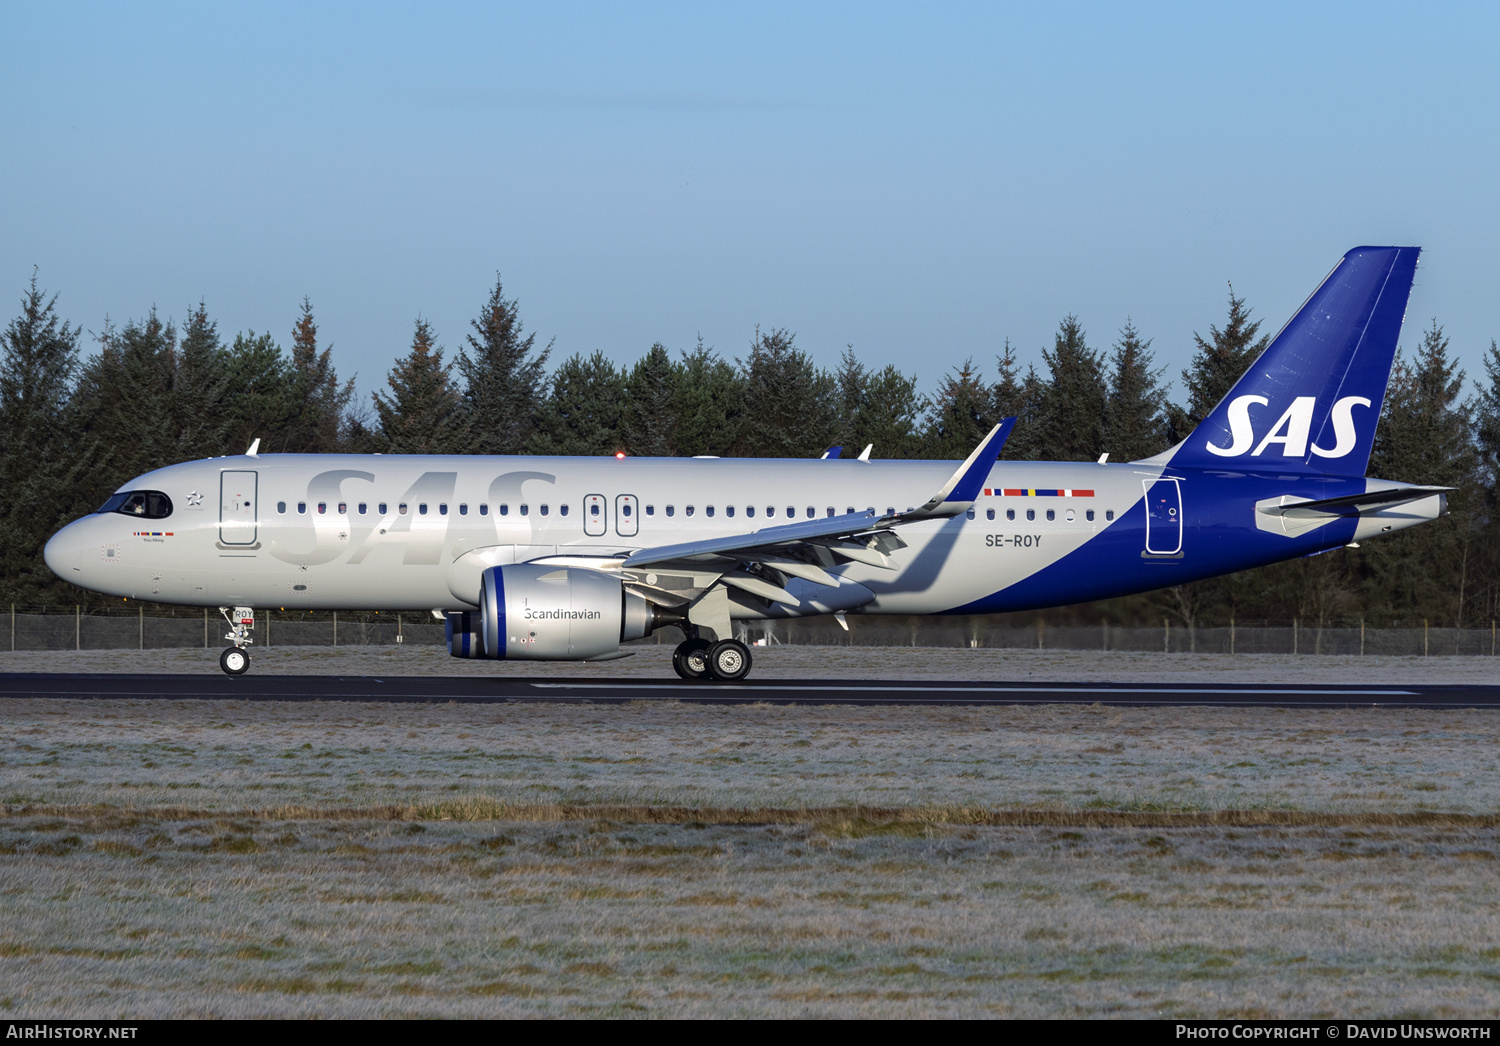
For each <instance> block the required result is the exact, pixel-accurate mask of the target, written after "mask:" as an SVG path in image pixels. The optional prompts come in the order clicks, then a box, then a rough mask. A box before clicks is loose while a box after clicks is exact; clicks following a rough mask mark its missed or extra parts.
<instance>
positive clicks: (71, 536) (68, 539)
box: [42, 523, 83, 584]
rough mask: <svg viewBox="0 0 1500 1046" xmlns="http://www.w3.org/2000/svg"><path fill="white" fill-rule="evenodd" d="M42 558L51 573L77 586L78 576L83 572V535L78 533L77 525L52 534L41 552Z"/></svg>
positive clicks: (72, 524)
mask: <svg viewBox="0 0 1500 1046" xmlns="http://www.w3.org/2000/svg"><path fill="white" fill-rule="evenodd" d="M42 558H43V559H45V560H46V561H47V567H48V569H50V570H51V571H52V573H54V574H56V575H57V576H58V577H60V578H62V579H63V580H64V581H71V582H73V583H74V584H77V582H78V575H79V574H80V573H82V571H83V535H81V534H80V533H79V527H78V524H77V523H69V524H68V525H67V526H65V527H63V528H62V529H61V530H59V531H58V532H57V533H56V534H53V535H52V538H51V540H49V541H48V542H47V547H46V548H45V549H43V550H42Z"/></svg>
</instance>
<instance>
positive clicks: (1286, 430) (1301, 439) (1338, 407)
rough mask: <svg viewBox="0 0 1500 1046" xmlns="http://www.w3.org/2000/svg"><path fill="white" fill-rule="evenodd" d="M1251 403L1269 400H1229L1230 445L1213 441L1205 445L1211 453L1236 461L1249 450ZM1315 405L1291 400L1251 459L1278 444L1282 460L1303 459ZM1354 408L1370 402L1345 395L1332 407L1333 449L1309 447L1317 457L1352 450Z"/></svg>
mask: <svg viewBox="0 0 1500 1046" xmlns="http://www.w3.org/2000/svg"><path fill="white" fill-rule="evenodd" d="M1252 403H1258V404H1260V405H1261V406H1262V407H1265V406H1269V405H1270V403H1271V401H1270V400H1268V399H1266V398H1265V397H1264V396H1236V397H1235V398H1234V399H1232V400H1230V401H1229V408H1228V414H1229V434H1230V437H1231V442H1230V444H1229V446H1227V447H1216V446H1214V445H1213V443H1212V442H1208V443H1206V444H1205V446H1206V447H1207V449H1208V452H1209V453H1210V454H1217V455H1218V456H1219V457H1221V458H1237V457H1239V456H1241V455H1242V454H1244V453H1245V452H1246V451H1248V450H1250V444H1252V443H1254V442H1255V430H1254V429H1253V428H1252V427H1251V425H1250V404H1252ZM1315 403H1317V397H1316V396H1298V397H1297V398H1296V399H1294V400H1292V405H1291V406H1290V407H1288V408H1287V409H1286V413H1285V414H1283V415H1282V416H1281V418H1280V420H1278V421H1277V422H1276V424H1275V426H1274V427H1272V429H1271V431H1270V432H1268V433H1266V434H1265V436H1264V437H1263V438H1262V439H1261V441H1260V443H1259V444H1257V445H1256V447H1255V449H1254V450H1253V451H1250V456H1251V457H1252V458H1255V457H1259V456H1260V455H1261V453H1262V452H1263V451H1264V450H1265V449H1266V448H1267V447H1269V446H1270V445H1271V444H1273V443H1279V444H1281V456H1282V457H1284V458H1303V457H1306V456H1307V441H1308V436H1309V434H1310V433H1311V431H1312V415H1313V405H1314V404H1315ZM1356 405H1358V406H1361V407H1368V406H1369V405H1370V401H1369V400H1367V399H1365V398H1364V397H1363V396H1345V397H1344V398H1343V399H1341V400H1339V401H1338V402H1337V403H1335V404H1334V405H1333V410H1332V411H1331V412H1330V414H1329V417H1330V418H1331V420H1332V421H1333V439H1334V444H1333V448H1332V449H1331V450H1329V449H1326V448H1324V447H1320V446H1318V445H1317V444H1316V443H1315V444H1313V448H1312V452H1313V453H1314V454H1316V455H1317V456H1318V457H1320V458H1342V457H1343V456H1344V455H1345V454H1348V453H1349V452H1350V451H1351V450H1353V449H1354V441H1355V440H1356V438H1357V436H1356V434H1355V432H1354V416H1353V415H1354V408H1355V406H1356Z"/></svg>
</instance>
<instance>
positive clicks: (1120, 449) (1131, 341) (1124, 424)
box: [1104, 319, 1169, 461]
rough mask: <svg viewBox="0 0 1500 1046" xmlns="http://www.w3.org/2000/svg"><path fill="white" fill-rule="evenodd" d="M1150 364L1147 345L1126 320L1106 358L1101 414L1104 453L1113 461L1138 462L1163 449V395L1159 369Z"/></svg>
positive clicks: (1149, 343)
mask: <svg viewBox="0 0 1500 1046" xmlns="http://www.w3.org/2000/svg"><path fill="white" fill-rule="evenodd" d="M1151 363H1152V356H1151V342H1149V341H1142V340H1141V336H1140V332H1139V331H1137V330H1136V329H1135V324H1133V323H1132V322H1130V320H1128V319H1127V320H1126V321H1125V326H1124V327H1122V328H1121V329H1120V340H1119V341H1117V342H1115V347H1114V351H1113V352H1112V353H1111V354H1110V359H1109V400H1108V402H1107V404H1106V406H1105V413H1104V450H1105V451H1108V452H1109V454H1110V456H1111V457H1112V458H1114V459H1115V460H1116V461H1139V460H1140V459H1141V458H1147V457H1150V456H1151V455H1152V454H1156V453H1159V452H1160V451H1163V450H1166V449H1167V446H1168V442H1167V435H1168V433H1167V427H1168V424H1169V423H1168V420H1167V416H1166V410H1167V395H1166V390H1165V389H1164V388H1162V386H1161V375H1162V369H1152V367H1151Z"/></svg>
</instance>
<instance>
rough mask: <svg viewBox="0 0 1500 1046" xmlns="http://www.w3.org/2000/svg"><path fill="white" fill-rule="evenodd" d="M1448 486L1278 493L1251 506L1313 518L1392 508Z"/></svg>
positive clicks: (1270, 513)
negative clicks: (1311, 495) (1333, 494)
mask: <svg viewBox="0 0 1500 1046" xmlns="http://www.w3.org/2000/svg"><path fill="white" fill-rule="evenodd" d="M1452 489H1453V488H1452V487H1390V488H1388V489H1385V490H1372V491H1369V492H1367V493H1364V494H1348V495H1345V496H1344V497H1339V498H1322V499H1321V500H1317V501H1308V500H1306V499H1304V498H1294V497H1289V496H1285V495H1284V496H1282V497H1279V498H1271V499H1268V500H1267V501H1262V502H1259V503H1258V504H1256V506H1255V510H1256V511H1257V512H1261V513H1264V514H1265V515H1268V516H1284V517H1286V518H1287V519H1317V518H1319V517H1322V516H1362V515H1364V514H1366V513H1368V512H1374V511H1376V510H1377V509H1383V508H1394V507H1396V506H1397V505H1405V504H1407V503H1409V502H1412V501H1422V500H1425V499H1426V498H1430V497H1432V496H1433V495H1434V494H1446V493H1447V492H1448V491H1450V490H1452Z"/></svg>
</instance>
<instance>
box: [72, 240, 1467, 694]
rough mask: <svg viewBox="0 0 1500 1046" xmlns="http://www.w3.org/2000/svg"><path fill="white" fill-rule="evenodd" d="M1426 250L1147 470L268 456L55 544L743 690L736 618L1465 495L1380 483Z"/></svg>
mask: <svg viewBox="0 0 1500 1046" xmlns="http://www.w3.org/2000/svg"><path fill="white" fill-rule="evenodd" d="M1418 253H1419V250H1418V248H1414V247H1358V248H1355V249H1354V250H1352V251H1349V252H1348V253H1347V254H1345V255H1344V256H1343V258H1342V259H1341V260H1340V261H1339V263H1338V264H1337V265H1336V266H1335V267H1334V269H1333V271H1332V272H1331V273H1330V274H1329V275H1328V276H1327V277H1326V278H1325V279H1324V280H1323V282H1322V283H1321V284H1320V285H1319V286H1318V288H1317V289H1316V290H1315V291H1314V292H1313V293H1312V296H1311V297H1309V298H1308V299H1307V301H1306V302H1305V303H1304V304H1303V306H1302V307H1301V309H1299V310H1298V312H1297V313H1296V315H1295V316H1293V317H1292V319H1291V320H1289V321H1288V322H1287V324H1286V326H1285V327H1283V328H1282V329H1281V331H1280V332H1279V333H1278V334H1277V335H1276V337H1275V338H1274V339H1273V340H1272V341H1271V342H1270V343H1269V345H1268V346H1267V348H1266V349H1265V351H1264V352H1263V353H1262V354H1261V356H1260V357H1259V358H1258V359H1257V360H1256V362H1255V364H1254V365H1253V366H1252V367H1251V368H1250V369H1249V371H1247V372H1246V373H1245V375H1244V376H1243V377H1242V378H1241V379H1240V380H1239V382H1238V383H1237V384H1236V385H1235V386H1234V387H1233V388H1232V389H1231V390H1230V392H1229V393H1228V395H1227V396H1226V397H1225V398H1224V400H1223V401H1222V402H1221V403H1219V404H1218V406H1217V407H1215V408H1214V410H1213V411H1212V412H1211V413H1210V414H1209V415H1208V416H1207V417H1206V418H1205V419H1204V420H1203V422H1202V423H1201V424H1199V425H1198V426H1197V428H1195V429H1194V430H1193V432H1192V433H1191V434H1190V435H1189V436H1188V437H1187V439H1186V440H1184V441H1183V442H1182V443H1180V444H1178V445H1177V446H1175V447H1173V448H1171V449H1170V450H1167V451H1165V452H1163V453H1161V454H1158V455H1156V456H1154V457H1150V458H1146V459H1144V460H1140V461H1132V462H1110V461H1109V460H1108V455H1107V454H1106V455H1105V456H1104V457H1101V458H1100V459H1099V460H1098V461H1097V462H1056V461H1031V462H1022V461H999V460H998V457H999V454H1000V452H1001V449H1002V447H1003V446H1004V443H1005V440H1006V437H1007V436H1008V435H1009V434H1010V431H1011V428H1012V426H1013V425H1014V424H1015V419H1013V418H1007V419H1005V420H1004V421H1003V422H1001V423H1000V424H999V425H996V426H995V428H994V429H993V430H991V431H990V432H989V434H988V435H987V436H985V438H984V439H983V440H982V441H981V442H980V443H979V445H978V446H977V447H975V448H974V450H973V452H972V453H971V454H970V455H969V456H968V458H967V460H965V461H963V462H962V463H955V462H935V461H882V460H878V459H875V460H872V459H871V454H870V448H865V452H864V453H863V454H861V455H859V456H858V457H857V458H844V457H840V456H837V455H836V452H835V451H833V450H831V451H830V452H829V453H827V454H825V455H824V456H823V457H822V458H808V459H805V460H785V459H718V458H688V459H678V458H635V457H626V456H624V455H615V456H614V457H602V458H579V457H497V456H478V455H379V454H375V455H367V454H265V455H262V454H259V453H258V452H257V448H258V443H259V441H258V440H257V441H256V444H253V445H252V446H251V447H250V449H249V450H248V451H247V452H246V453H245V454H242V455H238V456H230V457H218V458H210V459H207V460H204V461H193V462H187V463H184V464H180V465H173V466H170V467H168V468H163V469H158V470H156V471H154V472H148V473H146V474H145V475H143V476H139V477H137V478H135V479H132V480H130V481H129V482H128V483H125V484H124V485H123V486H121V487H119V489H118V490H117V491H116V493H115V494H113V495H112V496H111V497H110V498H109V499H108V500H107V501H106V502H105V503H104V504H103V505H102V506H100V508H99V510H98V511H97V512H94V513H92V514H90V515H88V516H85V517H83V518H82V519H79V520H77V521H75V522H73V523H70V524H68V525H67V526H66V527H64V528H63V529H62V530H61V531H59V532H58V533H57V534H56V535H54V536H53V537H52V539H51V540H50V541H49V542H48V543H47V547H46V553H45V555H46V561H47V565H48V566H49V567H50V568H51V569H52V570H53V571H54V572H55V573H56V574H57V575H58V576H59V577H62V578H63V579H65V580H67V581H70V582H72V583H74V584H76V585H79V586H81V587H83V588H87V589H90V590H92V591H95V592H102V593H106V594H109V595H112V596H122V597H126V598H129V599H146V600H152V601H155V602H158V603H173V604H184V605H191V606H206V607H217V608H218V609H219V611H220V613H221V614H222V615H223V616H224V618H225V619H226V621H227V623H228V625H227V627H228V631H227V633H226V634H225V637H224V638H225V639H226V640H228V645H227V646H226V647H225V649H224V651H223V654H222V656H221V657H220V666H221V667H222V668H223V670H224V671H225V672H226V673H229V674H230V675H239V674H241V673H243V672H245V671H246V670H247V669H248V668H249V664H250V651H249V647H250V645H251V643H252V642H253V636H252V633H253V631H254V628H255V609H256V608H257V607H260V608H266V607H284V608H286V609H298V610H304V609H305V610H375V609H380V610H405V611H424V612H425V611H430V612H431V613H432V614H433V615H434V616H435V617H436V618H439V619H441V620H443V621H444V622H445V623H446V635H447V642H448V650H449V653H450V654H451V655H453V656H454V657H460V658H490V659H498V660H521V661H528V660H532V661H554V660H563V661H602V660H609V659H612V658H617V657H624V656H628V654H629V651H628V649H622V645H623V644H627V643H629V642H630V641H631V640H635V639H641V638H644V637H646V636H649V635H651V634H652V633H653V632H654V631H656V630H657V629H662V628H673V629H677V630H679V631H680V632H681V634H682V636H683V640H682V642H681V643H680V644H679V645H678V646H677V647H676V648H675V651H674V654H673V666H674V668H675V669H676V671H677V674H678V675H680V676H682V677H683V678H684V679H697V680H713V681H721V682H733V681H735V680H739V679H743V678H745V676H746V675H747V674H748V673H749V671H750V666H751V652H750V649H749V647H747V646H746V644H745V643H743V642H742V641H741V640H739V639H737V638H736V634H735V625H734V622H736V621H741V622H746V621H763V620H768V619H784V618H797V617H809V616H816V615H833V616H835V617H836V618H837V620H838V621H839V623H840V624H842V625H844V627H846V628H847V627H848V625H847V620H846V616H847V615H850V614H986V613H996V612H1002V611H1016V610H1029V609H1037V608H1042V607H1049V606H1058V605H1062V604H1069V603H1079V602H1085V601H1088V600H1095V599H1103V598H1106V597H1111V596H1119V595H1125V594H1128V593H1134V592H1143V591H1147V590H1151V589H1157V588H1162V587H1165V586H1170V585H1180V584H1182V583H1184V582H1188V581H1194V580H1197V579H1199V578H1206V577H1211V576H1214V575H1218V574H1225V573H1230V572H1233V571H1239V570H1245V569H1247V568H1250V567H1256V566H1261V565H1263V564H1267V563H1274V562H1276V561H1278V560H1286V559H1292V558H1295V557H1298V556H1309V555H1315V554H1318V553H1322V552H1326V551H1329V550H1333V549H1337V548H1340V547H1343V546H1346V545H1349V546H1352V545H1356V544H1357V543H1358V542H1361V541H1364V540H1366V539H1369V538H1373V537H1376V536H1378V535H1381V534H1386V533H1390V532H1392V531H1396V530H1402V529H1405V528H1406V527H1410V526H1414V525H1416V524H1418V523H1423V522H1426V521H1428V520H1433V519H1437V518H1438V517H1440V516H1442V515H1444V514H1445V513H1446V511H1447V501H1446V494H1445V491H1446V490H1447V488H1442V487H1432V486H1414V485H1411V484H1408V483H1402V482H1394V481H1389V480H1384V479H1371V478H1366V477H1365V470H1366V467H1367V466H1368V464H1369V458H1370V448H1371V444H1372V442H1373V440H1374V437H1375V427H1376V423H1377V421H1378V420H1379V417H1380V409H1381V404H1382V403H1383V401H1384V398H1385V392H1386V385H1387V382H1388V381H1389V378H1390V372H1391V367H1392V362H1393V359H1394V356H1395V352H1396V347H1397V339H1398V337H1399V335H1400V331H1401V324H1402V320H1403V318H1404V314H1405V310H1406V304H1407V299H1408V297H1409V295H1410V292H1411V286H1412V280H1413V277H1414V275H1415V272H1416V264H1417V255H1418Z"/></svg>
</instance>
